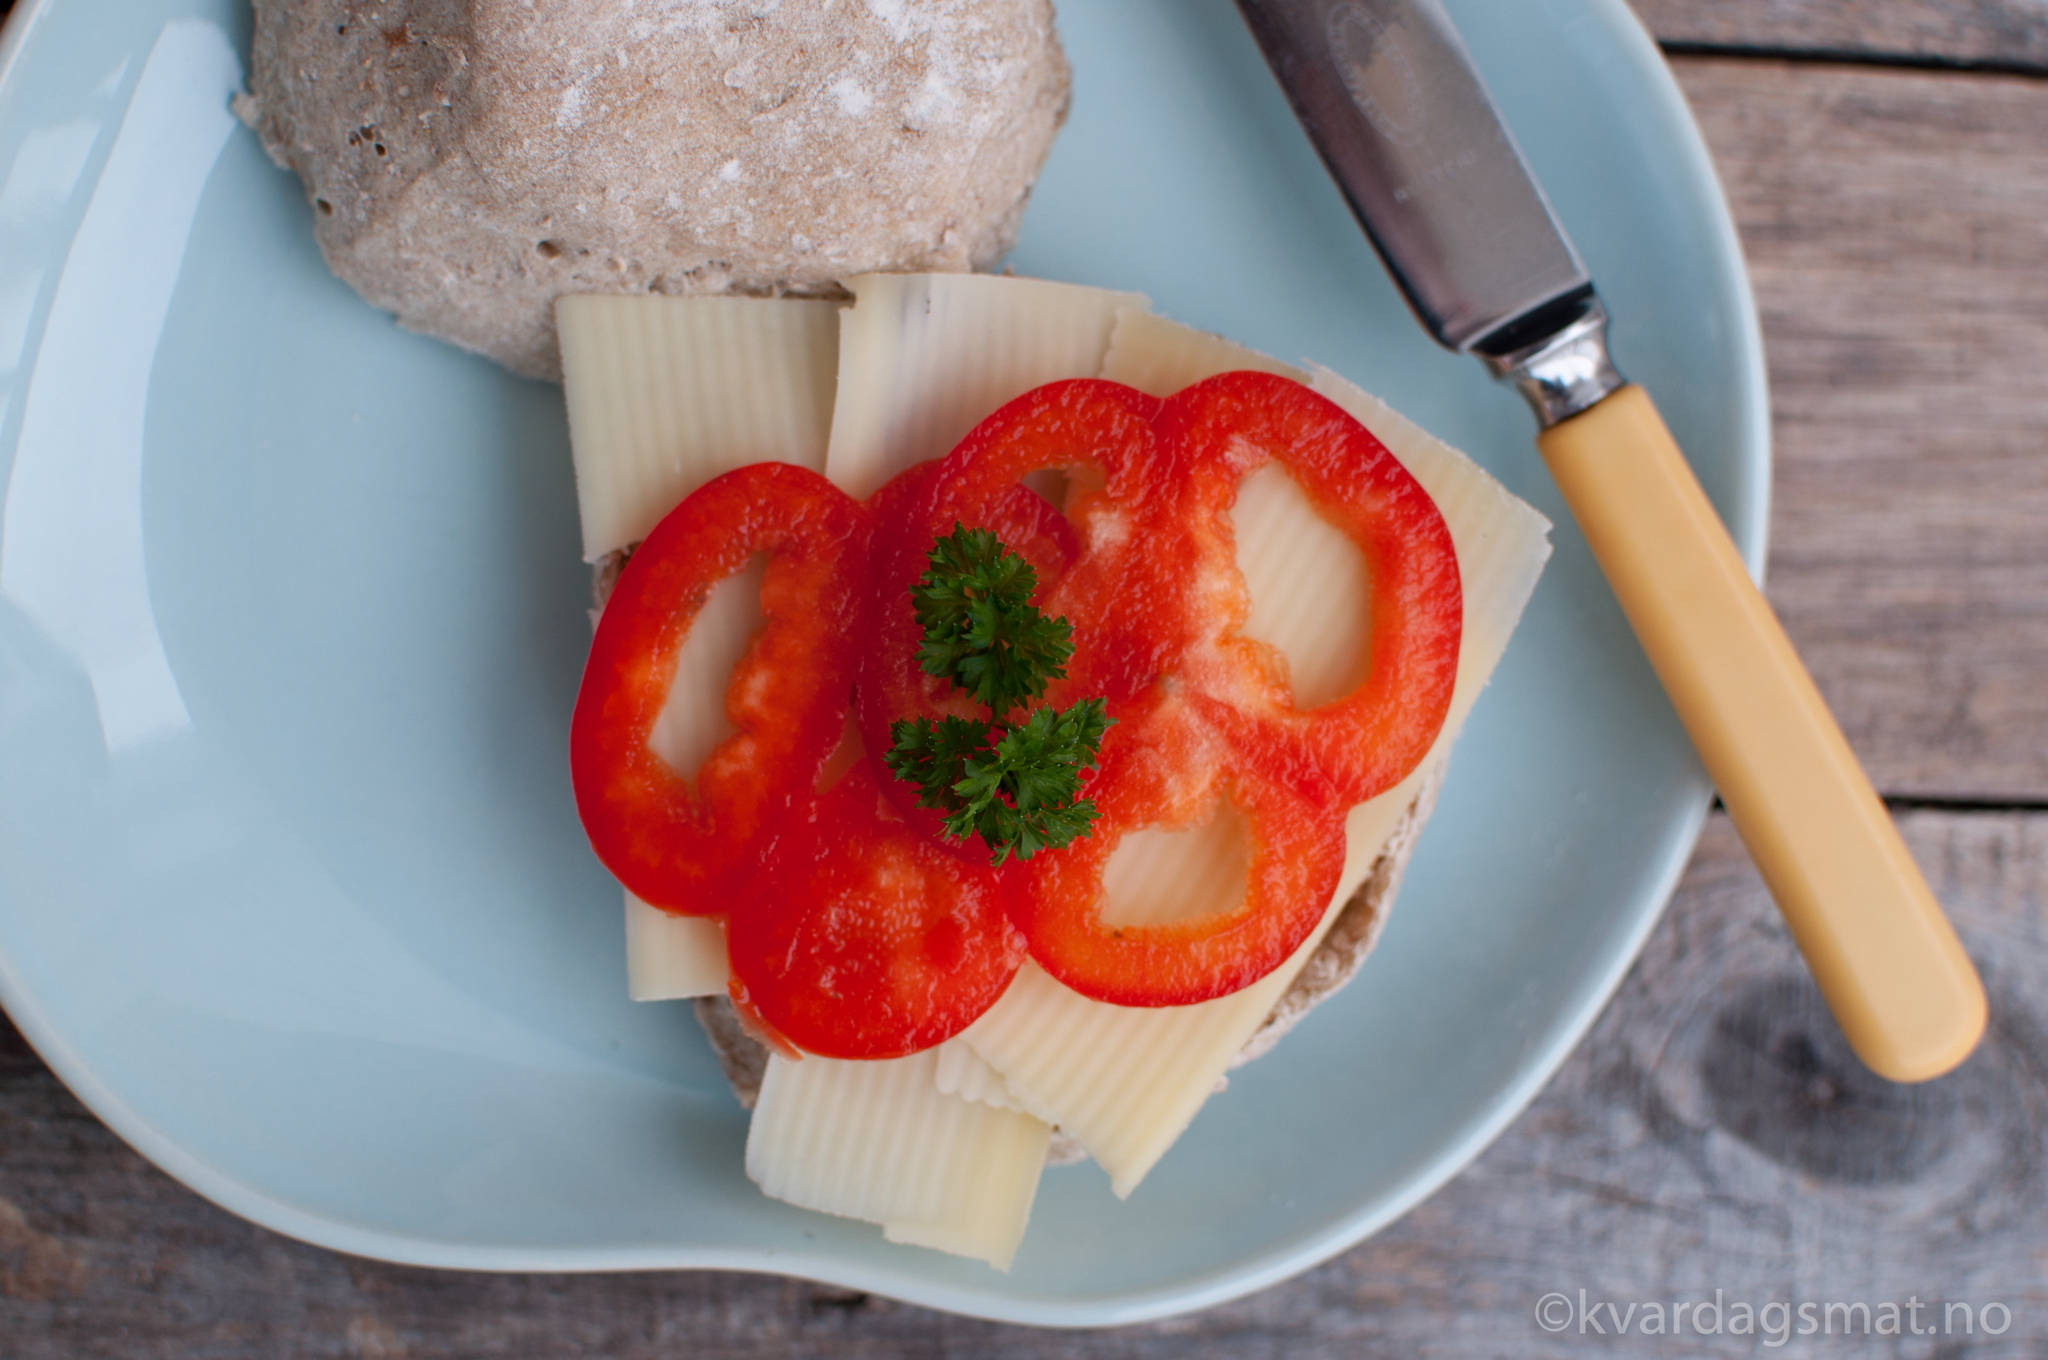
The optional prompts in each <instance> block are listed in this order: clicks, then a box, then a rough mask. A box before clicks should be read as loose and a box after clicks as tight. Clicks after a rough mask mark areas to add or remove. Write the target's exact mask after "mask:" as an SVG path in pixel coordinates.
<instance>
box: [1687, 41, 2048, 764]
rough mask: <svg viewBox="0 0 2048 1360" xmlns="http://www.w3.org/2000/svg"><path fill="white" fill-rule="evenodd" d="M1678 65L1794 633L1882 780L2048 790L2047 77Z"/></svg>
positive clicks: (1711, 62)
mask: <svg viewBox="0 0 2048 1360" xmlns="http://www.w3.org/2000/svg"><path fill="white" fill-rule="evenodd" d="M2044 13H2048V11H2044ZM1674 66H1675V68H1676V70H1677V72H1678V75H1679V79H1680V82H1681V83H1682V85H1683V86H1684V88H1685V92H1686V94H1687V96H1688V97H1689V98H1690V99H1691V100H1692V104H1693V108H1694V110H1695V112H1696V113H1697V114H1698V116H1699V119H1700V123H1701V125H1702V127H1703V128H1704V129H1705V132H1706V136H1707V140H1708V143H1709V144H1710V146H1711V147H1712V149H1713V152H1714V155H1715V158H1716V161H1717V163H1718V165H1719V167H1720V171H1721V176H1722V180H1723V183H1724V184H1725V186H1726V188H1727V191H1728V197H1729V200H1730V203H1731V204H1732V206H1733V209H1734V213H1735V218H1736V222H1737V225H1738V227H1739V228H1740V230H1741V233H1742V239H1743V245H1744V248H1745V250H1746V251H1747V253H1748V257H1749V264H1750V270H1751V274H1752V277H1753V280H1754V283H1755V288H1756V297H1757V303H1758V307H1759V309H1760V310H1761V313H1762V316H1763V325H1764V339H1765V349H1766V353H1767V355H1768V359H1769V363H1770V377H1771V388H1772V411H1773V418H1774V425H1775V435H1776V451H1777V458H1778V465H1777V476H1776V482H1775V488H1774V491H1775V501H1776V504H1775V510H1774V517H1773V524H1772V539H1771V542H1772V551H1771V566H1770V572H1771V577H1770V594H1771V597H1772V599H1773V601H1774V602H1775V603H1776V604H1777V606H1778V608H1779V610H1780V611H1781V613H1782V614H1783V616H1784V618H1785V622H1786V627H1787V629H1788V630H1789V631H1790V632H1791V633H1792V635H1793V637H1794V640H1795V641H1796V642H1798V644H1799V645H1800V648H1801V650H1802V652H1803V653H1804V655H1805V656H1806V658H1807V662H1808V664H1809V665H1810V666H1811V667H1812V669H1813V671H1814V674H1815V676H1816V678H1817V679H1818V680H1819V681H1820V685H1821V688H1822V690H1823V691H1824V692H1826V694H1827V695H1828V698H1829V700H1830V701H1831V702H1832V703H1833V704H1834V705H1835V709H1836V712H1837V713H1838V714H1839V715H1840V716H1841V719H1842V723H1843V726H1844V728H1845V729H1846V730H1847V732H1848V734H1849V737H1850V740H1851V742H1852V743H1853V744H1854V745H1855V746H1856V748H1857V750H1858V752H1859V753H1860V754H1861V755H1862V756H1863V758H1864V760H1865V761H1866V762H1867V764H1868V765H1869V767H1870V770H1871V774H1872V777H1873V779H1874V780H1875V782H1876V783H1877V785H1878V787H1879V788H1880V789H1882V790H1884V791H1886V792H1888V793H1901V794H1920V795H1935V796H1945V797H1979V796H1991V797H1999V796H2009V797H2014V798H2023V799H2029V800H2039V799H2042V798H2044V797H2048V685H2044V684H2043V683H2042V681H2041V677H2042V676H2043V675H2048V535H2044V533H2043V532H2042V527H2041V526H2042V525H2044V524H2048V433H2044V432H2048V268H2044V267H2043V262H2044V261H2048V81H2036V80H2029V79H2024V78H2014V77H1960V76H1955V75H1950V74H1924V73H1919V72H1901V71H1880V70H1871V69H1866V68H1850V67H1827V66H1808V65H1790V66H1787V65H1781V64H1778V63H1770V62H1750V61H1732V60H1720V59H1693V58H1687V59H1681V60H1679V61H1677V62H1675V63H1674Z"/></svg>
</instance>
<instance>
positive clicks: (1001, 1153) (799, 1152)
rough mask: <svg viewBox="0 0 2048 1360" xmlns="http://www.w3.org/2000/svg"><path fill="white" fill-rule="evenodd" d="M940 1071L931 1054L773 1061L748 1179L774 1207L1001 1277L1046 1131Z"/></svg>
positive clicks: (751, 1133) (757, 1109)
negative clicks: (850, 1224)
mask: <svg viewBox="0 0 2048 1360" xmlns="http://www.w3.org/2000/svg"><path fill="white" fill-rule="evenodd" d="M938 1062H939V1058H938V1052H937V1050H926V1051H925V1052H923V1053H917V1054H913V1055H911V1056H910V1057H907V1058H895V1059H889V1060H884V1061H867V1062H840V1061H835V1060H833V1059H831V1058H817V1057H809V1058H805V1059H803V1060H802V1061H800V1062H789V1061H786V1060H784V1059H783V1058H780V1057H771V1058H770V1059H769V1060H768V1070H767V1074H766V1076H765V1077H764V1078H763V1080H762V1082H761V1097H760V1100H759V1102H758V1103H757V1104H756V1105H755V1106H754V1117H753V1122H752V1124H751V1125H749V1127H748V1130H747V1175H748V1176H750V1177H752V1178H753V1180H754V1181H755V1183H757V1184H758V1185H759V1186H760V1187H761V1189H762V1190H763V1191H764V1192H765V1193H767V1194H769V1195H771V1196H773V1197H774V1198H776V1199H779V1200H784V1201H787V1202H788V1203H790V1204H795V1205H798V1206H800V1207H802V1208H806V1209H816V1210H818V1211H819V1212H821V1213H828V1214H838V1215H841V1216H842V1217H846V1218H859V1219H865V1220H867V1221H868V1222H871V1223H880V1224H882V1225H883V1232H884V1235H885V1236H887V1237H888V1238H889V1240H891V1241H894V1242H907V1243H911V1244H913V1245H916V1246H927V1247H936V1248H938V1249H940V1250H942V1251H950V1252H954V1253H957V1254H959V1255H963V1256H973V1257H977V1258H979V1259H981V1260H984V1261H987V1262H988V1263H989V1264H990V1265H993V1266H995V1267H996V1268H997V1269H999V1270H1006V1269H1008V1268H1009V1264H1010V1258H1011V1256H1012V1255H1013V1254H1014V1253H1015V1252H1016V1249H1017V1243H1018V1242H1019V1241H1020V1240H1021V1239H1022V1237H1023V1235H1024V1225H1025V1223H1026V1221H1027V1220H1028V1219H1029V1218H1030V1215H1031V1201H1032V1200H1033V1198H1034V1197H1035V1196H1036V1195H1037V1192H1038V1179H1039V1173H1040V1172H1041V1171H1042V1170H1043V1168H1044V1166H1045V1149H1046V1144H1047V1142H1048V1141H1049V1140H1050V1138H1051V1134H1052V1130H1051V1129H1050V1128H1049V1127H1048V1126H1047V1125H1046V1124H1045V1123H1044V1122H1043V1121H1042V1120H1038V1119H1034V1118H1032V1117H1031V1116H1030V1115H1028V1114H1020V1113H1017V1112H1016V1111H1013V1110H1005V1109H998V1108H996V1107H994V1106H991V1105H987V1104H983V1103H980V1102H977V1101H972V1100H964V1099H962V1098H960V1097H959V1096H957V1095H948V1094H946V1093H944V1092H941V1091H940V1090H939V1088H938V1083H937V1068H938Z"/></svg>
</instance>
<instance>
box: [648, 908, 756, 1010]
mask: <svg viewBox="0 0 2048 1360" xmlns="http://www.w3.org/2000/svg"><path fill="white" fill-rule="evenodd" d="M731 976H732V974H731V970H730V969H728V968H727V967H726V962H725V926H724V924H723V923H722V922H720V921H718V920H717V919H716V918H714V917H709V916H677V915H675V914H674V913H673V912H666V911H663V910H662V909H661V908H660V907H650V906H648V905H647V904H646V903H645V902H642V901H641V900H640V899H639V898H637V897H635V896H633V894H632V893H630V892H628V893H627V894H626V995H627V996H628V997H631V998H632V999H633V1000H635V1001H680V1000H682V999H683V998H684V997H690V996H723V995H724V994H725V985H726V983H727V981H729V980H730V978H731Z"/></svg>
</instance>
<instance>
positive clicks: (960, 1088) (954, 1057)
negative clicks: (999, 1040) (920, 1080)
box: [932, 1039, 1052, 1124]
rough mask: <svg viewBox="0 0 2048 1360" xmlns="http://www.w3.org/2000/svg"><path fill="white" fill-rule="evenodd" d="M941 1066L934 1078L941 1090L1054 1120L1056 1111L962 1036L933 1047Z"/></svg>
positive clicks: (1001, 1107)
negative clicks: (1002, 1071)
mask: <svg viewBox="0 0 2048 1360" xmlns="http://www.w3.org/2000/svg"><path fill="white" fill-rule="evenodd" d="M933 1052H935V1053H936V1054H937V1055H938V1060H939V1061H938V1067H937V1068H936V1069H935V1070H934V1072H933V1074H932V1079H933V1080H934V1081H935V1082H937V1083H938V1087H939V1089H940V1090H941V1091H943V1092H945V1093H946V1094H947V1095H950V1096H959V1097H960V1098H961V1099H962V1100H978V1101H980V1102H981V1103H982V1104H984V1105H993V1106H995V1107H996V1108H997V1109H999V1110H1015V1111H1016V1112H1017V1113H1019V1114H1028V1115H1031V1116H1033V1117H1035V1118H1038V1119H1042V1120H1044V1121H1045V1122H1046V1123H1048V1124H1050V1123H1051V1122H1052V1115H1051V1113H1050V1112H1049V1111H1047V1110H1046V1108H1045V1107H1044V1106H1043V1105H1041V1104H1040V1103H1039V1102H1038V1101H1037V1100H1035V1099H1034V1098H1033V1097H1032V1095H1031V1093H1030V1092H1029V1091H1026V1090H1024V1089H1023V1088H1022V1087H1020V1086H1018V1085H1017V1084H1016V1083H1015V1082H1013V1081H1010V1080H1008V1079H1007V1078H1005V1077H1004V1076H1003V1074H1002V1073H1000V1072H998V1071H996V1070H995V1069H994V1068H993V1067H990V1066H989V1065H988V1063H987V1062H985V1061H983V1059H982V1057H981V1055H980V1054H978V1053H976V1052H975V1051H974V1050H973V1049H971V1048H969V1047H968V1046H967V1045H966V1044H965V1043H963V1042H961V1041H960V1040H959V1039H948V1040H946V1042H945V1043H943V1044H940V1045H939V1046H938V1047H937V1048H936V1049H934V1050H933Z"/></svg>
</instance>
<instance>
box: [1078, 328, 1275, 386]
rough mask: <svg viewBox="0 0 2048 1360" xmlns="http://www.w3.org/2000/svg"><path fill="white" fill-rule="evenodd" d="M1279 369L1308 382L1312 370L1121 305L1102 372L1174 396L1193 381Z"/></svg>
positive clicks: (1105, 376)
mask: <svg viewBox="0 0 2048 1360" xmlns="http://www.w3.org/2000/svg"><path fill="white" fill-rule="evenodd" d="M1247 368H1248V369H1251V370H1253V371H1254V372H1258V373H1277V374H1279V375H1280V376H1281V377H1283V378H1292V379H1294V380H1295V381H1296V382H1298V383H1306V382H1307V381H1308V374H1306V373H1304V372H1303V371H1302V370H1300V369H1298V368H1296V367H1295V366H1294V365H1292V364H1283V363H1281V362H1280V361H1279V360H1278V359H1271V358H1268V357H1267V356H1265V355H1263V354H1261V353H1259V352H1258V351H1257V350H1254V349H1246V348H1245V347H1244V346H1243V345H1240V344H1237V343H1236V342H1234V341H1230V340H1225V339H1224V338H1223V337H1222V336H1220V335H1211V334H1209V333H1208V332H1207V331H1198V330H1196V329H1194V327H1192V326H1183V325H1181V324H1180V323H1179V322H1177V321H1168V320H1167V319H1166V318H1165V317H1163V316H1155V315H1154V314H1153V313H1151V312H1150V311H1147V310H1144V309H1142V308H1137V307H1120V308H1118V309H1117V313H1116V328H1115V330H1114V331H1112V332H1111V334H1110V340H1109V353H1108V354H1106V355H1104V356H1103V360H1102V374H1101V376H1103V377H1104V378H1107V379H1109V381H1111V382H1120V383H1122V384H1123V385H1124V386H1126V387H1135V388H1137V389H1138V390H1139V391H1140V392H1143V393H1145V394H1146V395H1147V396H1153V397H1170V396H1172V395H1173V394H1174V393H1176V392H1178V391H1180V390H1181V388H1183V387H1186V386H1187V385H1188V384H1189V383H1197V382H1200V381H1201V380H1202V379H1204V378H1212V377H1214V376H1215V375H1217V374H1218V373H1230V372H1233V371H1236V370H1239V369H1247Z"/></svg>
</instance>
